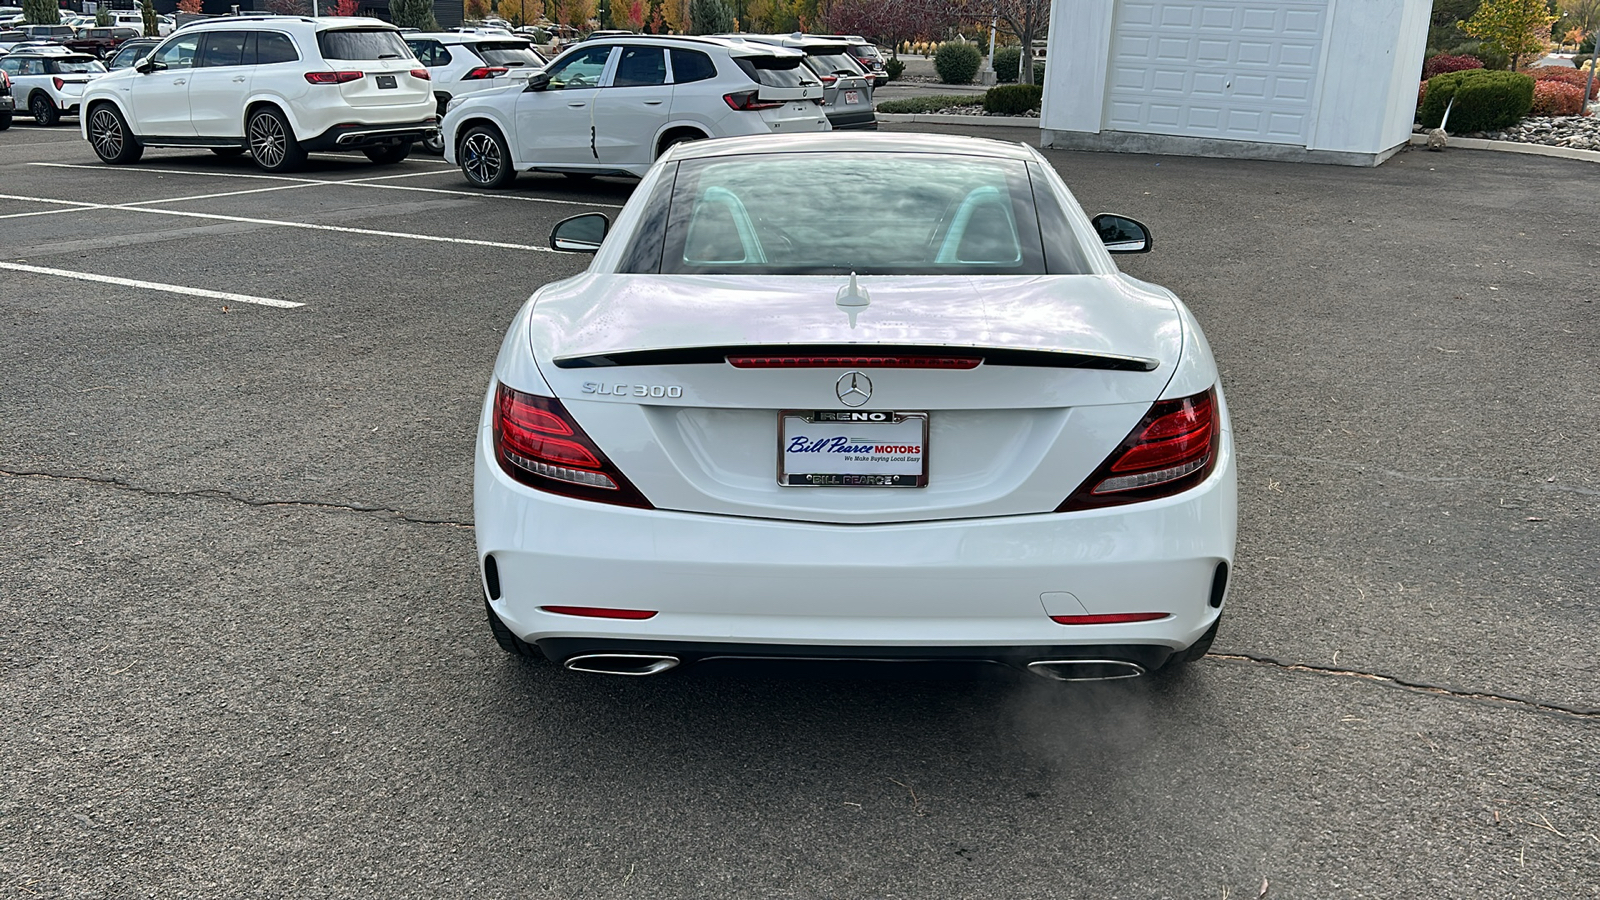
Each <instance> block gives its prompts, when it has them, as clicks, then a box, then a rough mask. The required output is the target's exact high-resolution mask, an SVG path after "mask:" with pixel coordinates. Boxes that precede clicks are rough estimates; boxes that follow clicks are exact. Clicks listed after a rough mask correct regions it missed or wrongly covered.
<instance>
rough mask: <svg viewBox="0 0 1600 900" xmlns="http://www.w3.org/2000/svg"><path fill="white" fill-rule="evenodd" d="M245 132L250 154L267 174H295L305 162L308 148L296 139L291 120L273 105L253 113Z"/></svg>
mask: <svg viewBox="0 0 1600 900" xmlns="http://www.w3.org/2000/svg"><path fill="white" fill-rule="evenodd" d="M244 132H245V135H246V137H247V139H248V140H249V142H250V155H251V156H252V157H254V158H255V161H256V165H257V166H258V167H260V168H261V170H262V171H264V172H293V171H294V170H295V169H298V168H300V166H301V164H303V163H304V162H305V161H306V151H305V148H304V147H301V146H300V142H299V141H298V140H296V139H295V136H294V129H292V128H290V127H289V120H288V119H287V118H285V117H284V115H283V113H281V112H279V111H278V110H277V109H275V108H273V107H271V106H263V107H262V108H260V109H258V110H256V111H255V112H254V113H251V114H250V121H249V122H248V123H246V125H245V129H244Z"/></svg>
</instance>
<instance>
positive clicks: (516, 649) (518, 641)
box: [483, 600, 544, 659]
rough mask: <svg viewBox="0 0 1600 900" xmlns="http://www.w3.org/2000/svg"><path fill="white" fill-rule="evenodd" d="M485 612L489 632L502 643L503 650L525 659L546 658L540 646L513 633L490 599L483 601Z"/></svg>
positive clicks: (496, 641)
mask: <svg viewBox="0 0 1600 900" xmlns="http://www.w3.org/2000/svg"><path fill="white" fill-rule="evenodd" d="M483 612H484V614H485V615H487V616H488V617H489V633H490V634H493V635H494V642H495V643H496V644H499V645H500V649H501V650H504V651H505V652H507V653H509V654H511V655H512V656H520V657H522V658H524V659H544V653H542V652H540V650H539V648H538V647H535V646H534V645H532V644H530V643H528V642H527V641H525V640H523V639H522V638H519V637H517V636H516V635H515V634H512V633H511V629H509V628H507V627H506V623H504V622H502V621H500V617H499V616H498V615H495V611H494V607H492V606H490V605H489V601H488V600H484V601H483Z"/></svg>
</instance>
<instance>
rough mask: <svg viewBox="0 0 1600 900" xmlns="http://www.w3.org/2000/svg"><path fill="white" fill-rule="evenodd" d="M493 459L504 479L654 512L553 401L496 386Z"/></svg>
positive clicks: (568, 415)
mask: <svg viewBox="0 0 1600 900" xmlns="http://www.w3.org/2000/svg"><path fill="white" fill-rule="evenodd" d="M494 455H495V459H496V460H498V461H499V463H500V468H502V469H504V470H505V472H506V474H507V475H510V476H511V477H512V478H515V479H516V480H518V481H520V482H522V483H523V484H526V485H528V486H529V487H533V488H538V489H539V490H541V491H549V492H550V493H552V494H562V495H564V496H567V497H578V498H580V499H583V500H597V501H599V502H601V503H615V504H618V505H620V506H636V507H639V508H640V509H653V508H654V507H652V506H651V505H650V501H648V500H646V499H645V498H644V495H643V494H641V493H639V490H638V489H637V488H635V487H634V486H633V485H632V484H631V483H629V481H628V479H626V478H624V477H623V475H622V473H621V472H619V471H617V467H616V466H614V465H612V464H611V461H610V460H608V459H606V455H605V454H604V453H602V452H600V448H599V447H597V446H595V443H594V441H591V440H590V439H589V436H588V435H587V434H584V433H583V429H582V428H580V427H578V423H577V422H576V421H574V420H573V418H572V416H571V415H570V414H568V412H567V410H566V408H565V407H563V406H562V405H561V401H560V400H557V399H555V398H554V397H540V396H538V395H536V394H525V393H523V392H521V391H515V390H512V389H511V388H509V387H506V386H505V385H503V384H502V385H500V386H499V387H498V388H497V389H496V390H495V397H494Z"/></svg>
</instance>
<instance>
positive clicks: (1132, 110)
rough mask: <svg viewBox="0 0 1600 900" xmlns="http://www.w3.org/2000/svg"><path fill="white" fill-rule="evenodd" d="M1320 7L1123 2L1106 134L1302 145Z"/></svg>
mask: <svg viewBox="0 0 1600 900" xmlns="http://www.w3.org/2000/svg"><path fill="white" fill-rule="evenodd" d="M1326 9H1327V4H1326V3H1316V2H1312V3H1307V2H1298V3H1297V2H1288V0H1122V2H1120V3H1118V4H1117V14H1116V19H1115V22H1114V25H1113V31H1112V38H1111V41H1112V43H1111V73H1110V74H1111V77H1110V79H1109V81H1108V87H1107V92H1108V97H1107V101H1108V102H1107V103H1106V107H1105V109H1106V123H1105V126H1106V127H1107V128H1109V129H1112V130H1115V131H1139V132H1152V133H1155V134H1177V135H1187V136H1191V137H1210V138H1223V139H1227V140H1244V141H1264V142H1268V143H1278V144H1301V145H1304V144H1305V142H1306V135H1307V134H1308V132H1309V131H1310V126H1311V102H1312V93H1311V89H1312V86H1313V85H1314V84H1315V82H1316V75H1317V66H1318V64H1319V62H1320V60H1321V56H1322V32H1323V27H1324V20H1325V11H1326Z"/></svg>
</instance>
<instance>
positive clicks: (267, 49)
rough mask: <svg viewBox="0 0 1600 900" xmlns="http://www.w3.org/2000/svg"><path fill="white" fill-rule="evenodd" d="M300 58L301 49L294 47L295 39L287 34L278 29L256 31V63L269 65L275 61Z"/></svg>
mask: <svg viewBox="0 0 1600 900" xmlns="http://www.w3.org/2000/svg"><path fill="white" fill-rule="evenodd" d="M299 58H300V53H299V51H297V50H295V48H294V41H292V40H290V39H289V36H288V35H287V34H280V33H278V32H276V31H258V32H256V65H258V66H269V65H272V64H273V63H286V62H294V61H296V60H298V59H299Z"/></svg>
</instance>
